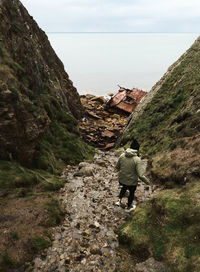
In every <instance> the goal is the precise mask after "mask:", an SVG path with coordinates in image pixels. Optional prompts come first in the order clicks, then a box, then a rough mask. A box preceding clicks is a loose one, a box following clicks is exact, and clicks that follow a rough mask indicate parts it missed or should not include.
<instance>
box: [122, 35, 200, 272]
mask: <svg viewBox="0 0 200 272" xmlns="http://www.w3.org/2000/svg"><path fill="white" fill-rule="evenodd" d="M199 60H200V38H198V39H197V40H196V41H195V43H194V44H193V45H192V46H191V48H189V50H188V51H187V52H186V53H185V54H184V55H183V56H182V57H181V58H180V59H179V60H178V61H177V62H176V63H175V64H174V65H172V66H171V67H170V69H169V70H168V72H167V73H166V74H165V75H164V76H163V78H162V79H161V81H159V82H158V83H157V84H156V85H155V86H154V88H153V89H152V91H151V92H150V94H148V95H147V96H146V97H145V98H144V99H143V101H142V104H141V105H139V107H138V108H137V109H138V110H137V112H136V113H134V114H133V115H132V117H131V118H130V119H129V124H128V126H127V128H126V129H125V131H124V134H123V135H122V138H121V143H123V144H127V145H128V144H129V143H130V141H131V137H133V136H134V137H135V138H137V139H138V141H139V142H140V144H141V151H142V152H144V153H145V154H148V157H149V167H148V168H149V173H150V174H151V180H152V181H153V182H155V183H158V184H162V185H163V186H164V190H163V191H162V192H160V193H158V194H156V195H155V196H154V197H153V199H152V200H151V201H149V202H147V203H146V204H145V205H144V206H143V207H141V208H140V209H139V210H138V212H137V213H136V214H135V215H134V216H133V217H132V219H131V220H130V221H129V222H127V223H126V224H124V225H123V227H122V228H121V230H120V235H119V238H120V242H121V243H123V244H126V245H128V248H129V250H130V252H131V253H132V255H133V257H137V258H140V260H143V261H145V260H146V259H148V258H149V257H151V256H153V257H154V258H155V259H156V260H162V261H164V262H165V263H166V264H167V266H168V267H169V268H170V271H174V272H175V271H176V272H183V271H184V272H187V271H191V272H193V271H194V272H197V271H199V270H200V262H199V255H200V252H199V247H200V239H199V223H200V222H199V218H200V217H199V215H198V214H199V208H200V202H199V181H200V163H199V162H200V91H199V90H200V80H199V79H200V69H199V64H200V62H199ZM136 249H137V250H136Z"/></svg>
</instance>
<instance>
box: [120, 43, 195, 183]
mask: <svg viewBox="0 0 200 272" xmlns="http://www.w3.org/2000/svg"><path fill="white" fill-rule="evenodd" d="M199 121H200V39H198V40H197V41H196V42H195V43H194V44H193V46H192V47H191V48H190V49H189V50H188V51H187V53H186V54H185V55H184V57H183V58H182V61H181V62H180V63H179V65H178V66H177V67H176V68H175V69H174V70H173V71H172V73H171V74H170V76H168V78H167V79H166V80H165V81H164V82H163V84H162V85H161V87H160V89H159V91H158V92H157V93H156V94H155V96H154V97H153V99H152V101H151V103H148V104H147V105H146V107H145V108H144V112H143V114H142V115H141V116H140V117H139V118H137V119H135V120H134V119H133V121H132V123H131V125H129V130H128V131H127V132H126V134H125V135H124V136H123V138H122V142H123V141H127V140H128V141H129V140H130V139H131V137H132V136H133V135H134V137H136V138H137V139H138V141H139V142H140V143H141V151H142V152H143V153H144V154H147V155H149V156H150V157H152V158H153V168H156V165H155V164H157V165H159V171H158V173H157V171H156V169H154V170H155V173H154V174H155V175H156V174H158V175H159V173H160V174H161V172H162V173H163V177H162V178H163V179H165V178H166V179H167V177H168V175H170V179H171V175H172V174H174V175H175V173H176V175H177V174H178V173H177V171H176V170H178V171H180V172H181V173H180V175H181V177H185V176H186V175H189V174H192V173H193V174H194V175H200V173H199V172H198V167H199V153H200V152H199V151H200V141H199V136H200V122H199ZM128 143H129V142H128ZM154 162H155V163H154ZM163 162H164V163H163ZM161 168H162V169H161ZM164 172H166V173H165V174H164ZM180 175H179V177H177V179H180V178H181V177H180ZM172 178H173V177H172ZM174 180H176V177H175V176H174ZM177 181H178V180H177Z"/></svg>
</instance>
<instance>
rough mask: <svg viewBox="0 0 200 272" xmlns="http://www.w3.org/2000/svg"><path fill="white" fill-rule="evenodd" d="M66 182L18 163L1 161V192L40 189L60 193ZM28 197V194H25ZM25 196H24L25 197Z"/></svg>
mask: <svg viewBox="0 0 200 272" xmlns="http://www.w3.org/2000/svg"><path fill="white" fill-rule="evenodd" d="M64 183H65V180H64V179H62V178H59V177H58V176H55V175H53V174H50V173H48V172H46V171H42V170H37V169H35V170H31V169H28V168H25V167H22V166H21V165H20V164H19V163H17V162H14V161H13V162H10V161H3V160H0V190H1V191H7V190H9V191H15V190H16V189H20V188H34V187H38V188H41V189H42V190H45V191H58V190H59V189H60V188H62V187H63V186H64ZM25 195H26V194H25ZM25 195H24V196H25Z"/></svg>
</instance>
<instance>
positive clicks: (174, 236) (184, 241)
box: [119, 184, 200, 272]
mask: <svg viewBox="0 0 200 272" xmlns="http://www.w3.org/2000/svg"><path fill="white" fill-rule="evenodd" d="M198 191H199V184H196V185H195V186H191V185H188V186H187V187H186V188H184V189H171V190H166V191H163V192H161V193H159V194H158V195H157V196H156V197H155V198H153V199H152V200H151V201H149V202H148V203H146V204H145V205H143V206H142V207H141V208H138V209H137V210H136V211H135V214H134V215H133V216H132V218H131V219H130V221H129V222H127V223H125V224H124V225H123V226H122V227H121V229H120V230H119V241H120V242H121V243H122V244H126V245H128V248H129V250H130V252H131V253H132V254H133V258H136V259H139V260H145V259H146V258H147V257H148V256H150V255H151V254H153V257H154V258H155V259H156V260H159V261H164V262H165V263H167V264H168V266H169V267H170V268H171V271H174V272H175V271H176V272H182V271H187V270H186V268H187V267H189V265H190V263H191V262H192V263H193V265H194V267H195V269H196V270H192V271H200V264H199V263H198V259H199V257H200V203H199V202H198V201H196V197H195V196H196V195H197V194H198Z"/></svg>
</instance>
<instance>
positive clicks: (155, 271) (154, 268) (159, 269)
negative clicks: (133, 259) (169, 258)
mask: <svg viewBox="0 0 200 272" xmlns="http://www.w3.org/2000/svg"><path fill="white" fill-rule="evenodd" d="M135 272H169V269H167V267H166V265H165V264H164V263H161V262H158V261H156V260H155V259H154V258H152V257H151V258H149V259H147V260H146V261H145V262H143V263H139V264H137V265H136V267H135Z"/></svg>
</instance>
